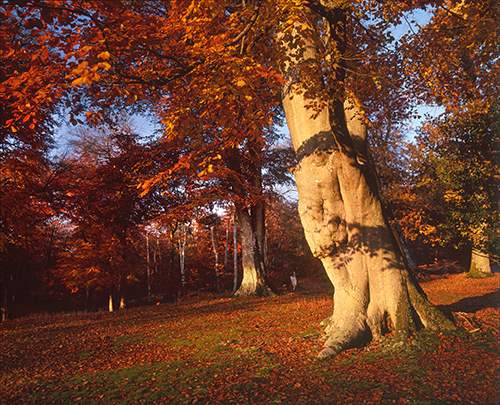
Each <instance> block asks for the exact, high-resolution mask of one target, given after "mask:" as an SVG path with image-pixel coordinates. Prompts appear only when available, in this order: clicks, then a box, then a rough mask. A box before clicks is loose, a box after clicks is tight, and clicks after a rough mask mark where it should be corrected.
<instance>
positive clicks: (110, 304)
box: [108, 293, 114, 312]
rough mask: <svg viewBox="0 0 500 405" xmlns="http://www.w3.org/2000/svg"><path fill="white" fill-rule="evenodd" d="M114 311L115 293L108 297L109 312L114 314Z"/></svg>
mask: <svg viewBox="0 0 500 405" xmlns="http://www.w3.org/2000/svg"><path fill="white" fill-rule="evenodd" d="M113 310H114V308H113V293H110V294H109V297H108V311H109V312H113Z"/></svg>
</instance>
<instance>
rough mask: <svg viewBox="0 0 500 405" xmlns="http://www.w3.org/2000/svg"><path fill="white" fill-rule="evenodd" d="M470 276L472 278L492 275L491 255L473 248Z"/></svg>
mask: <svg viewBox="0 0 500 405" xmlns="http://www.w3.org/2000/svg"><path fill="white" fill-rule="evenodd" d="M469 274H470V276H471V277H474V276H476V277H477V276H487V275H490V274H491V264H490V255H489V253H488V252H482V251H481V250H479V249H474V248H472V251H471V257H470V267H469Z"/></svg>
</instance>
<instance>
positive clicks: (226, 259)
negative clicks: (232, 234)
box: [224, 218, 231, 273]
mask: <svg viewBox="0 0 500 405" xmlns="http://www.w3.org/2000/svg"><path fill="white" fill-rule="evenodd" d="M230 226H231V224H230V222H229V218H227V221H226V235H225V239H224V273H226V272H227V270H228V268H229V228H230Z"/></svg>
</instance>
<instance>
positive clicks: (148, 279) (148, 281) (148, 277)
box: [146, 234, 151, 301]
mask: <svg viewBox="0 0 500 405" xmlns="http://www.w3.org/2000/svg"><path fill="white" fill-rule="evenodd" d="M146 287H147V293H148V301H149V300H150V299H151V263H150V257H149V235H148V234H146Z"/></svg>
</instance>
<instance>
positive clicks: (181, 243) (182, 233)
mask: <svg viewBox="0 0 500 405" xmlns="http://www.w3.org/2000/svg"><path fill="white" fill-rule="evenodd" d="M187 234H188V226H187V225H186V224H181V225H180V229H179V237H178V240H177V245H178V249H179V271H180V275H181V288H180V294H181V295H183V294H184V292H185V291H186V243H187Z"/></svg>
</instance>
